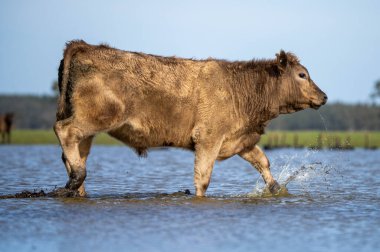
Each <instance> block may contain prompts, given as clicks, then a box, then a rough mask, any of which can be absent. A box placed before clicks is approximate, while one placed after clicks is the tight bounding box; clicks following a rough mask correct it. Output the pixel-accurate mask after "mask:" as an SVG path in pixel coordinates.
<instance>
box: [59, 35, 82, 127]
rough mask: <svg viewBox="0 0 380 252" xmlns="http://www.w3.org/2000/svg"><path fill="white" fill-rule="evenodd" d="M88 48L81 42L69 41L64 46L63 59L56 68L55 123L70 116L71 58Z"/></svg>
mask: <svg viewBox="0 0 380 252" xmlns="http://www.w3.org/2000/svg"><path fill="white" fill-rule="evenodd" d="M86 47H88V44H86V43H85V42H84V41H82V40H75V41H70V42H68V43H67V44H66V49H65V50H64V53H63V59H62V60H61V63H60V64H59V68H58V88H59V97H58V108H57V114H56V117H57V121H60V120H63V119H66V118H68V117H70V116H71V114H72V111H71V92H72V89H73V84H74V83H73V82H72V81H71V80H70V67H71V61H72V58H73V56H74V55H75V54H76V53H77V52H79V51H83V50H85V49H86Z"/></svg>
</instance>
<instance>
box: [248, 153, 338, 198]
mask: <svg viewBox="0 0 380 252" xmlns="http://www.w3.org/2000/svg"><path fill="white" fill-rule="evenodd" d="M318 153H320V151H318V150H306V152H303V153H296V154H293V155H283V156H281V157H280V159H281V160H282V162H283V161H284V160H285V162H284V163H283V164H282V165H281V166H277V167H280V169H279V170H278V171H277V172H276V171H272V172H273V175H274V178H275V179H276V181H277V182H278V183H279V184H280V187H281V189H280V191H279V192H278V193H276V194H272V193H270V191H269V189H268V188H267V187H266V185H265V183H264V182H263V180H262V179H261V178H259V179H258V180H257V181H256V185H255V187H254V189H253V191H252V192H251V193H250V194H249V196H250V197H263V198H265V197H278V196H280V197H284V196H291V195H292V192H296V193H297V194H298V193H301V194H310V192H311V191H319V189H322V188H321V187H324V190H323V191H326V190H327V191H328V190H329V188H330V187H331V186H332V181H333V180H332V178H334V177H336V175H341V173H340V172H339V170H338V169H337V167H336V166H335V165H332V164H325V163H323V162H321V161H315V160H320V158H318ZM313 159H314V160H313ZM299 160H309V162H308V163H305V162H304V161H303V162H302V163H299V162H297V161H299ZM275 167H276V166H275ZM277 174H278V175H277ZM289 184H291V187H293V188H292V189H291V190H290V192H289V191H288V185H289Z"/></svg>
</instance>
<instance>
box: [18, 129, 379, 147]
mask: <svg viewBox="0 0 380 252" xmlns="http://www.w3.org/2000/svg"><path fill="white" fill-rule="evenodd" d="M94 143H95V144H101V145H122V143H120V142H119V141H117V140H115V139H113V138H111V137H109V136H108V135H106V134H100V135H98V136H97V137H96V138H95V140H94ZM12 144H19V145H21V144H25V145H28V144H58V141H57V138H56V136H55V134H54V132H53V131H52V130H14V131H13V132H12ZM260 145H261V146H266V147H273V148H276V147H317V148H336V147H338V148H339V147H354V148H357V147H360V148H363V147H365V148H380V131H327V132H326V131H267V132H266V134H264V135H263V136H262V138H261V141H260Z"/></svg>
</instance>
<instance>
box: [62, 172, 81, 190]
mask: <svg viewBox="0 0 380 252" xmlns="http://www.w3.org/2000/svg"><path fill="white" fill-rule="evenodd" d="M85 178H86V170H84V171H83V170H82V171H77V172H71V174H70V178H69V181H67V183H66V189H69V190H73V191H76V190H78V189H79V187H80V186H81V185H82V184H83V182H84V180H85Z"/></svg>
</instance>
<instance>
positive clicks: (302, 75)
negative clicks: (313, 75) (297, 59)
mask: <svg viewBox="0 0 380 252" xmlns="http://www.w3.org/2000/svg"><path fill="white" fill-rule="evenodd" d="M298 76H299V77H301V78H302V79H306V74H304V73H300V74H298Z"/></svg>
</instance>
